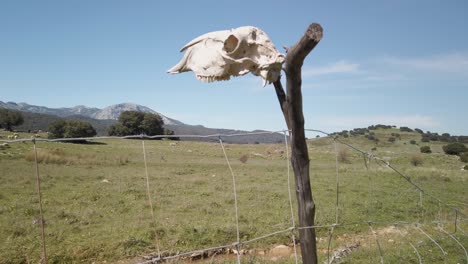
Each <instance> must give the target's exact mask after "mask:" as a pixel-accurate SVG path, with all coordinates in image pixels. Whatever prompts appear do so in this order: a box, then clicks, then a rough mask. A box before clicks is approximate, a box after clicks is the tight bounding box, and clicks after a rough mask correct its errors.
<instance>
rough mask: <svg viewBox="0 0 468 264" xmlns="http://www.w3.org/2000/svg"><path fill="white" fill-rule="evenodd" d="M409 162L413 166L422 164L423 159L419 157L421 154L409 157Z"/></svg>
mask: <svg viewBox="0 0 468 264" xmlns="http://www.w3.org/2000/svg"><path fill="white" fill-rule="evenodd" d="M410 162H411V164H412V165H413V166H415V167H416V166H419V165H422V164H423V159H422V158H421V156H418V155H414V156H412V157H411V159H410Z"/></svg>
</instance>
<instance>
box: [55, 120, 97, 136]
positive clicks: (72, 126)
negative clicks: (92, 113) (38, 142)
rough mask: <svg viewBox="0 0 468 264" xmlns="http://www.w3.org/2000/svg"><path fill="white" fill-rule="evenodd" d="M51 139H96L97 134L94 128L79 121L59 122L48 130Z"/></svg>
mask: <svg viewBox="0 0 468 264" xmlns="http://www.w3.org/2000/svg"><path fill="white" fill-rule="evenodd" d="M47 131H48V132H49V135H48V137H49V138H83V137H94V136H95V135H96V134H97V133H96V130H95V129H94V127H93V126H92V125H91V124H90V123H88V122H83V121H78V120H58V121H55V122H53V123H52V124H50V125H49V127H48V128H47Z"/></svg>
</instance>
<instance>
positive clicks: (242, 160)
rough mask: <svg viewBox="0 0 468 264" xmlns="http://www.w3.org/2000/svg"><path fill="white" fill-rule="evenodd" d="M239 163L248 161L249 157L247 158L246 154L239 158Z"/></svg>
mask: <svg viewBox="0 0 468 264" xmlns="http://www.w3.org/2000/svg"><path fill="white" fill-rule="evenodd" d="M239 160H240V162H242V163H244V164H245V163H246V162H247V161H248V160H249V156H247V155H246V154H244V155H242V156H241V157H240V158H239Z"/></svg>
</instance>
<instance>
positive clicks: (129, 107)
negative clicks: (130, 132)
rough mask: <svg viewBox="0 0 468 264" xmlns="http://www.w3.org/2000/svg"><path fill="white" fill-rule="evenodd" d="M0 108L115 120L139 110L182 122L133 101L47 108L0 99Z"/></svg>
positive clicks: (173, 123)
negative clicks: (95, 105)
mask: <svg viewBox="0 0 468 264" xmlns="http://www.w3.org/2000/svg"><path fill="white" fill-rule="evenodd" d="M0 108H7V109H12V110H18V111H22V112H32V113H39V114H48V115H54V116H59V117H67V118H69V117H70V116H77V115H79V116H84V117H89V118H92V119H98V120H105V119H113V120H117V119H118V118H119V116H120V114H121V113H122V112H124V111H139V112H145V113H153V114H158V115H160V116H161V117H162V118H163V121H164V124H168V125H181V124H183V123H182V122H180V121H178V120H175V119H172V118H169V117H167V116H165V115H163V114H161V113H158V112H156V111H154V110H152V109H151V108H149V107H146V106H142V105H138V104H133V103H121V104H116V105H111V106H108V107H105V108H103V109H99V108H96V107H87V106H84V105H78V106H74V107H61V108H49V107H45V106H37V105H30V104H27V103H15V102H6V103H4V102H2V101H0Z"/></svg>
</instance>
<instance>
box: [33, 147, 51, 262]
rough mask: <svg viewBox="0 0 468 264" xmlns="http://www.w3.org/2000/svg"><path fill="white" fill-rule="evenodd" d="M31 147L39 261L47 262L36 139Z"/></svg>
mask: <svg viewBox="0 0 468 264" xmlns="http://www.w3.org/2000/svg"><path fill="white" fill-rule="evenodd" d="M33 149H34V169H35V174H36V175H35V176H36V190H37V198H38V200H39V201H38V202H39V221H40V225H39V226H40V228H41V241H42V260H43V261H41V262H43V263H45V264H47V263H48V259H47V250H46V239H45V227H44V225H45V223H44V213H43V211H42V192H41V177H40V175H39V162H38V159H37V147H36V141H35V140H33Z"/></svg>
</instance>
